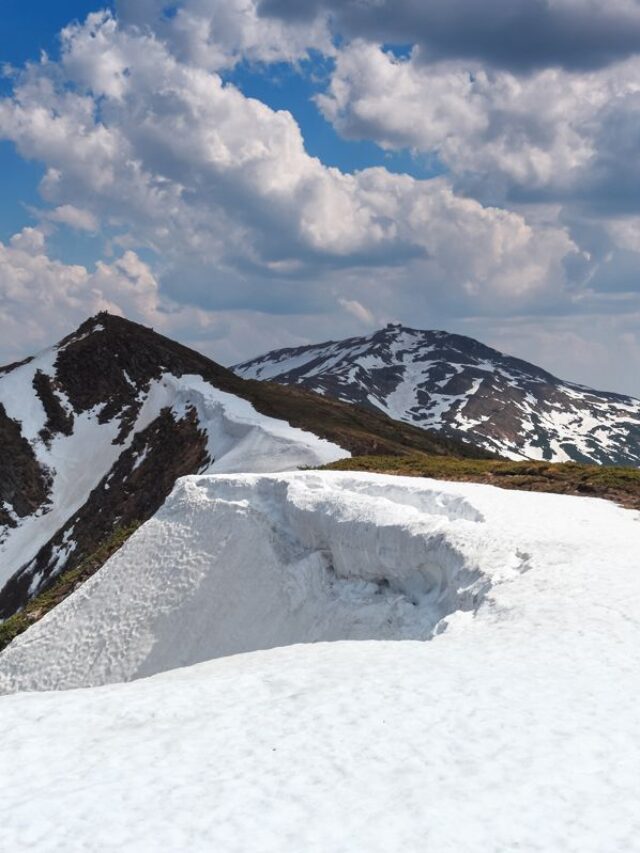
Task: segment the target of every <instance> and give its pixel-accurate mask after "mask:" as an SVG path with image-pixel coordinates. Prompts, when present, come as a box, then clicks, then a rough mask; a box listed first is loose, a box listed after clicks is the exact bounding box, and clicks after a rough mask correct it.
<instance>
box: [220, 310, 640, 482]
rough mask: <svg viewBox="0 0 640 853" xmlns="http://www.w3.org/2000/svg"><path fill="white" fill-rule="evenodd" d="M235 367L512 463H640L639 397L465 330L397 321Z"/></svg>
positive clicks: (254, 376)
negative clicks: (579, 379)
mask: <svg viewBox="0 0 640 853" xmlns="http://www.w3.org/2000/svg"><path fill="white" fill-rule="evenodd" d="M233 369H234V370H235V371H236V373H237V374H238V375H240V376H243V377H245V378H252V379H259V380H268V381H273V382H280V383H281V384H284V385H288V386H292V387H304V388H308V389H310V390H313V391H315V392H317V393H320V394H324V395H326V396H332V397H334V398H335V399H339V400H342V401H345V402H352V403H357V404H358V405H361V406H365V407H368V408H369V409H371V410H378V411H382V412H384V413H385V414H387V415H389V416H390V417H393V418H395V419H397V420H401V421H402V422H405V423H411V424H413V425H416V426H421V427H423V428H428V429H432V430H434V431H436V432H439V433H440V434H442V435H448V436H451V437H453V436H456V437H458V438H466V439H467V440H468V441H469V442H470V443H473V444H475V445H476V446H479V447H482V448H484V449H485V450H488V451H490V452H493V453H496V454H498V455H501V456H505V457H507V458H510V459H514V460H517V459H532V460H539V461H552V462H563V461H576V462H582V463H596V464H613V465H633V466H638V465H640V400H636V399H634V398H632V397H629V396H628V395H624V394H620V393H617V392H606V391H596V390H594V389H591V388H589V387H587V386H584V385H579V384H578V383H574V382H568V381H565V380H562V379H559V378H558V377H556V376H554V375H553V374H552V373H550V372H549V371H547V370H545V369H543V368H540V367H538V366H536V365H534V364H531V363H530V362H527V361H525V360H523V359H519V358H515V357H513V356H510V355H507V354H504V353H501V352H499V351H498V350H495V349H493V348H491V347H489V346H487V345H486V344H483V343H481V342H480V341H477V340H475V339H474V338H469V337H466V336H464V335H457V334H452V333H449V332H445V331H442V330H420V329H412V328H409V327H405V326H402V325H401V324H389V325H388V326H386V327H385V328H384V329H380V330H378V331H376V332H373V333H372V334H370V335H365V336H358V337H351V338H347V339H345V340H342V341H327V342H324V343H320V344H310V345H306V346H303V347H297V348H292V347H289V348H286V349H280V350H273V351H271V352H269V353H265V354H264V355H262V356H258V357H256V358H253V359H250V360H248V361H245V362H242V363H240V364H238V365H235V366H234V368H233Z"/></svg>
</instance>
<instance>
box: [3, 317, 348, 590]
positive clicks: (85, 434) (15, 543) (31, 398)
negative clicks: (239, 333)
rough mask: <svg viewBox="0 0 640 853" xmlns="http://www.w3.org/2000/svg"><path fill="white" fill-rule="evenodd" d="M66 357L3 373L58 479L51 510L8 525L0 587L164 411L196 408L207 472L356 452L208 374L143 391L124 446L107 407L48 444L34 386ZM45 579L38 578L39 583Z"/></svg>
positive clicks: (166, 377)
mask: <svg viewBox="0 0 640 853" xmlns="http://www.w3.org/2000/svg"><path fill="white" fill-rule="evenodd" d="M95 331H96V330H95V329H94V332H95ZM58 352H59V348H56V347H53V348H52V349H50V350H47V351H45V352H44V353H41V354H40V355H39V356H37V357H36V358H35V359H33V360H32V361H30V362H28V363H27V364H24V365H21V366H19V367H17V368H14V369H12V370H11V371H9V372H8V373H5V374H2V375H0V403H1V404H3V405H4V407H5V411H6V413H7V415H8V416H9V417H10V418H12V419H14V420H16V421H19V422H20V424H21V431H22V435H23V436H24V437H25V438H26V439H27V440H28V441H29V442H30V444H31V445H32V447H33V450H34V452H35V455H36V459H37V461H38V463H39V465H40V466H41V468H42V469H43V470H45V471H46V472H48V474H49V476H50V478H51V486H50V493H49V496H48V500H47V502H46V503H45V504H44V505H43V506H41V507H39V508H38V510H37V511H36V512H35V513H33V514H32V515H29V516H26V517H24V518H17V517H16V518H15V521H16V526H15V527H9V526H7V527H4V528H3V527H2V526H0V587H2V585H3V584H4V583H5V582H6V581H7V580H8V579H9V578H10V577H11V576H12V575H13V574H14V573H15V572H16V571H17V570H18V569H19V568H21V567H22V566H24V565H26V564H28V563H29V561H30V560H32V559H33V558H34V557H35V555H36V554H37V553H38V551H39V550H40V548H42V547H43V545H45V544H46V543H47V542H48V541H49V540H50V539H51V537H52V536H53V535H54V534H55V533H56V532H57V531H58V530H59V529H60V528H61V527H62V526H63V525H64V524H65V523H66V522H67V521H68V520H69V519H70V518H71V517H72V516H73V514H74V513H75V512H77V510H78V509H79V508H80V507H82V506H83V505H84V503H85V502H86V501H87V499H88V497H89V495H90V493H91V491H92V490H93V489H94V488H95V487H96V486H97V485H98V484H99V483H100V481H101V480H102V479H103V477H105V476H106V475H107V473H108V472H109V470H110V469H111V467H112V466H113V465H114V463H115V462H116V461H117V459H118V458H119V457H120V455H121V454H122V453H123V452H124V451H125V450H126V449H127V448H128V447H130V446H131V443H132V442H133V440H134V437H135V435H136V433H139V432H141V431H142V430H143V429H145V428H146V427H147V426H148V425H149V424H150V423H151V422H152V421H153V420H154V419H155V418H157V417H158V415H159V414H160V412H161V410H162V409H164V408H168V409H170V410H171V411H172V412H173V413H174V415H175V417H176V419H180V418H182V417H184V416H185V415H186V413H187V412H188V411H189V410H191V409H196V411H197V413H198V421H199V426H200V428H201V429H203V430H205V431H206V434H207V450H208V453H209V457H210V459H211V464H210V466H208V468H207V469H206V470H211V471H215V472H221V473H229V472H234V471H255V472H267V471H283V470H292V469H293V470H295V469H296V468H297V467H303V466H314V465H322V464H325V463H328V462H333V461H335V460H337V459H342V458H344V457H346V456H349V455H350V454H349V453H348V452H347V451H345V450H343V449H342V448H340V447H338V446H337V445H335V444H333V443H331V442H329V441H326V440H324V439H320V438H318V437H317V436H315V435H314V434H313V433H310V432H306V431H305V430H302V429H297V428H294V427H291V426H290V425H289V424H288V423H286V421H280V420H277V419H275V418H270V417H267V416H265V415H262V414H260V413H258V412H257V411H256V410H255V409H254V408H253V406H252V405H251V404H250V403H249V402H248V401H246V400H243V399H240V398H239V397H235V396H234V395H232V394H228V393H225V392H223V391H220V390H219V389H217V388H215V387H214V386H212V385H210V384H209V383H207V382H205V381H204V380H203V379H202V378H201V377H200V376H195V375H185V376H182V377H176V376H173V375H171V374H170V373H164V374H163V375H162V376H161V378H160V379H157V380H152V381H151V383H150V384H149V386H148V387H147V388H146V389H143V390H141V391H140V392H139V393H138V401H139V402H140V403H141V408H140V411H139V413H138V415H137V417H136V420H135V424H134V426H133V429H132V430H131V431H130V432H129V434H128V435H127V437H126V439H124V441H121V442H120V443H116V438H117V436H118V433H119V430H120V419H119V418H118V417H113V418H112V419H111V420H108V421H107V422H105V423H101V412H102V409H103V408H104V406H103V405H100V406H96V407H94V408H93V409H91V410H89V411H85V412H82V413H79V414H77V413H76V414H75V415H74V422H73V431H72V433H71V435H65V434H62V433H57V434H56V435H54V436H53V438H52V439H50V440H49V441H45V440H44V438H42V437H41V435H40V433H41V431H42V430H43V429H44V427H45V423H46V419H47V416H46V412H45V409H44V406H43V403H42V401H41V399H40V397H39V396H38V395H37V394H36V393H35V391H34V387H33V381H34V377H35V375H36V373H37V372H38V371H40V372H41V373H43V374H45V375H46V376H49V377H50V378H52V379H54V378H55V360H56V358H57V354H58ZM53 387H54V388H55V384H54V386H53ZM54 393H55V395H56V397H57V399H58V401H59V402H60V404H61V405H62V406H63V408H64V409H65V410H69V411H70V410H71V409H70V407H69V405H68V401H67V400H66V398H65V396H64V394H63V393H62V392H61V391H60V390H59V388H56V389H55V390H54ZM105 405H107V404H105ZM140 461H141V460H140V459H139V460H138V462H140ZM67 556H68V554H67ZM37 582H38V577H37V576H35V577H34V585H37Z"/></svg>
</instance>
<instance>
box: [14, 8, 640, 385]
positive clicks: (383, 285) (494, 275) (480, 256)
mask: <svg viewBox="0 0 640 853" xmlns="http://www.w3.org/2000/svg"><path fill="white" fill-rule="evenodd" d="M0 13H1V16H0V176H1V178H2V183H1V184H0V187H1V190H2V191H1V192H0V362H7V361H12V360H15V359H18V358H21V357H24V356H25V355H28V354H30V353H32V352H34V351H36V350H38V349H41V348H43V347H45V346H47V345H49V344H51V343H52V342H53V341H55V340H56V339H58V338H60V337H61V336H62V335H64V334H66V333H68V332H69V331H71V330H72V329H73V328H75V327H76V326H77V325H78V324H79V323H80V322H81V321H82V320H83V319H85V318H86V317H87V316H88V315H90V314H93V313H95V312H96V311H99V310H103V309H106V310H110V311H113V312H115V313H119V314H123V315H125V316H128V317H130V318H131V319H133V320H136V321H138V322H142V323H144V324H146V325H149V326H153V327H154V328H156V329H158V330H159V331H161V332H162V333H164V334H167V335H170V336H172V337H174V338H176V339H179V340H181V341H183V342H185V343H187V344H189V345H191V346H194V347H196V348H197V349H200V350H201V351H203V352H205V353H207V354H208V355H210V356H212V357H213V358H215V359H217V360H218V361H220V362H222V363H225V364H231V363H234V362H237V361H240V360H242V359H245V358H248V357H250V356H254V355H257V354H258V353H261V352H264V351H266V350H269V349H273V348H276V347H283V346H298V345H301V344H304V343H311V342H317V341H321V340H327V339H339V338H343V337H347V336H351V335H363V334H368V333H370V332H372V331H374V330H375V329H377V328H380V327H381V326H384V325H385V324H386V323H388V322H401V323H403V324H405V325H408V326H411V327H414V328H440V329H447V330H449V331H454V332H458V333H461V334H468V335H471V336H472V337H475V338H478V339H480V340H482V341H483V342H485V343H487V344H489V345H492V346H495V347H497V348H498V349H500V350H502V351H505V352H508V353H511V354H513V355H516V356H519V357H521V358H525V359H528V360H530V361H533V362H534V363H536V364H539V365H541V366H543V367H545V368H547V369H548V370H551V371H552V372H554V373H556V374H557V375H560V376H563V377H565V378H567V379H572V380H574V381H578V382H582V383H584V384H587V385H591V386H595V387H599V388H603V389H607V390H616V391H621V392H624V393H629V394H633V395H636V396H640V372H639V371H638V369H637V366H638V364H639V363H640V275H639V274H640V158H639V157H638V152H639V150H640V0H608V2H607V3H606V4H603V3H602V2H600V0H486V2H484V3H482V4H479V3H477V0H305V2H300V0H179V2H166V0H114V2H112V3H110V4H104V3H103V4H100V3H94V2H90V0H56V2H55V3H51V2H48V0H47V2H45V0H32V2H31V3H28V4H27V3H24V1H23V0H22V2H18V0H4V2H3V4H2V9H1V10H0Z"/></svg>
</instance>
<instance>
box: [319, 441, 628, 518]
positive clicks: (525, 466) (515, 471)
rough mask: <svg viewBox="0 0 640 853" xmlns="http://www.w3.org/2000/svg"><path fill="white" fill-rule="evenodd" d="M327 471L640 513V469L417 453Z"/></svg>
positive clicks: (365, 459)
mask: <svg viewBox="0 0 640 853" xmlns="http://www.w3.org/2000/svg"><path fill="white" fill-rule="evenodd" d="M325 469H327V470H333V471H370V472H371V473H376V474H396V475H398V476H402V477H432V478H434V479H436V480H457V481H460V482H469V483H486V484H489V485H492V486H500V487H501V488H503V489H520V490H522V491H529V492H552V493H555V494H561V495H589V496H591V497H597V498H605V499H606V500H611V501H615V502H616V503H618V504H620V505H621V506H624V507H627V508H629V509H638V510H640V470H638V469H636V468H622V467H620V468H614V467H606V466H600V465H582V464H580V463H578V462H563V463H552V462H507V461H504V460H496V459H453V458H451V457H444V456H429V455H427V454H424V453H412V454H409V455H407V456H355V457H352V458H351V459H341V460H340V461H339V462H334V463H332V464H331V465H326V466H325Z"/></svg>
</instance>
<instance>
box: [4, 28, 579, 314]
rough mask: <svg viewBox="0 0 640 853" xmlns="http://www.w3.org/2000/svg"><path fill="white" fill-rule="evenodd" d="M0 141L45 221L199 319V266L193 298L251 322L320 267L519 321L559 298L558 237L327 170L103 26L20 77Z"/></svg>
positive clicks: (282, 118) (292, 136)
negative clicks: (397, 282)
mask: <svg viewBox="0 0 640 853" xmlns="http://www.w3.org/2000/svg"><path fill="white" fill-rule="evenodd" d="M0 133H2V134H3V135H4V136H5V137H8V138H10V139H13V140H14V141H15V143H16V144H17V146H18V148H19V150H20V151H21V152H22V153H24V154H25V155H26V156H29V157H35V158H37V159H40V160H42V161H43V162H44V163H45V164H46V165H47V167H48V168H47V173H46V176H45V178H44V180H43V184H42V190H43V193H44V195H45V197H46V198H47V199H48V200H49V201H51V202H53V203H54V204H56V205H58V209H60V208H63V209H68V207H69V206H73V207H74V208H78V209H81V210H83V211H85V212H88V214H89V215H90V216H94V217H99V218H100V219H102V220H103V221H109V222H110V223H111V224H112V225H114V226H115V227H120V228H121V229H122V231H123V232H124V234H125V235H126V240H127V241H128V242H129V245H131V246H135V245H136V241H137V243H138V245H144V246H149V247H152V248H154V249H155V250H157V251H158V253H160V254H161V256H162V264H163V267H164V269H163V270H162V272H163V274H164V276H165V278H167V277H169V278H172V280H173V281H177V279H178V277H180V276H181V277H182V282H183V287H184V292H183V293H182V294H180V297H181V298H182V299H184V301H185V302H188V301H190V300H191V301H197V302H199V303H200V304H203V305H207V306H209V307H216V306H219V305H220V304H221V302H220V300H222V304H225V305H226V304H227V303H228V301H229V293H228V292H225V293H220V288H218V287H215V286H211V287H210V289H209V290H208V291H207V288H206V287H204V286H203V285H202V283H200V284H199V285H198V287H197V290H198V293H197V295H194V293H193V292H189V284H188V279H189V275H190V273H189V272H187V274H186V275H185V274H184V271H185V269H187V271H188V270H194V269H195V268H196V267H197V266H198V265H200V272H199V276H200V279H201V282H202V278H203V277H204V276H205V275H206V270H207V268H208V269H210V270H212V269H215V270H216V275H215V279H217V280H218V281H221V282H226V283H227V284H228V283H229V282H231V281H234V282H238V281H239V284H240V286H239V287H238V288H237V289H235V290H234V295H235V297H236V298H237V299H240V298H241V294H242V292H243V291H245V292H246V293H247V297H246V298H247V304H246V305H245V306H244V307H252V305H253V302H252V300H254V298H255V289H256V287H257V286H258V284H257V280H256V279H255V277H256V276H267V277H273V276H274V274H275V275H285V276H286V272H285V271H286V269H287V268H288V269H294V270H297V271H298V273H297V274H298V276H299V277H303V278H304V277H305V276H307V284H306V287H309V288H312V287H313V284H312V283H311V282H310V281H309V278H308V276H310V275H311V274H312V273H313V272H314V271H317V270H318V269H319V268H320V269H321V268H322V267H327V265H328V267H333V268H348V267H352V268H363V267H367V266H369V267H370V266H380V265H382V266H386V265H397V264H399V263H402V262H403V261H406V260H407V259H422V266H421V267H420V269H419V274H418V275H419V278H418V280H417V281H416V285H415V286H416V289H418V290H419V291H423V290H424V291H429V290H430V289H432V290H433V291H434V292H437V293H438V294H439V298H440V299H444V298H445V297H446V294H449V295H450V297H451V299H452V301H453V302H459V301H467V302H468V303H469V304H473V303H478V304H485V303H487V302H489V301H491V300H495V298H496V297H499V298H500V299H501V300H503V301H504V303H505V305H507V304H508V303H509V302H510V301H514V302H515V303H516V304H518V305H520V304H522V302H523V301H525V302H526V300H528V299H534V300H535V299H537V298H538V297H539V295H540V294H541V293H548V292H549V291H550V289H553V288H556V289H557V288H562V284H563V280H564V269H563V258H564V257H565V256H566V255H567V254H568V253H571V252H573V251H574V250H575V246H574V245H573V244H572V242H571V241H570V239H569V238H568V236H567V234H566V233H565V231H564V229H563V228H561V227H558V226H551V227H549V226H547V227H538V226H534V225H531V224H529V223H527V221H526V220H525V219H524V218H523V217H522V216H521V215H519V214H517V213H512V212H508V211H505V210H500V209H496V208H491V207H483V206H482V205H481V204H480V203H478V202H477V201H474V200H472V199H469V198H464V197H460V196H457V195H456V194H455V193H454V192H453V191H452V188H451V186H450V185H449V184H448V182H447V181H446V180H444V179H438V180H432V181H419V180H415V179H413V178H411V177H409V176H407V175H393V174H391V173H389V172H388V171H387V170H385V169H382V168H376V169H367V170H365V171H363V172H360V173H356V174H353V175H351V174H344V173H342V172H340V171H339V170H337V169H335V168H329V167H326V166H324V165H323V164H322V163H321V162H320V161H319V160H318V159H316V158H314V157H311V156H309V155H308V154H307V152H306V151H305V148H304V143H303V139H302V136H301V133H300V129H299V127H298V125H297V124H296V122H295V121H294V119H293V117H292V116H291V114H290V113H288V112H284V111H279V112H276V111H273V110H272V109H270V108H269V107H267V106H266V105H265V104H263V103H261V102H259V101H257V100H254V99H251V98H247V97H245V96H244V95H243V94H242V93H241V92H240V91H239V90H238V89H236V88H235V87H233V86H231V85H224V84H223V82H222V80H221V79H220V77H219V76H218V75H217V74H216V73H214V72H211V71H207V70H204V69H203V68H201V67H196V66H194V65H191V64H187V63H185V62H182V61H180V60H178V59H177V58H176V57H175V56H174V55H173V54H172V53H171V52H170V51H169V49H168V47H167V45H165V44H163V43H161V42H160V41H159V40H158V39H157V38H156V37H155V36H153V35H151V34H149V33H143V32H141V31H140V30H137V29H131V28H126V27H123V26H121V25H120V24H118V22H117V21H116V20H115V19H114V18H113V17H112V16H110V15H109V14H108V13H97V14H94V15H90V16H89V18H88V20H87V22H86V23H85V24H83V25H74V26H72V27H69V28H67V29H66V30H65V32H64V35H63V55H62V59H61V61H60V63H59V64H55V63H51V62H50V61H48V60H45V61H43V62H42V63H40V64H39V65H36V66H32V67H31V68H29V69H28V71H27V72H26V73H25V75H24V76H23V78H22V79H21V80H20V81H19V82H18V84H17V86H16V92H15V97H14V98H13V99H7V100H5V101H3V102H0ZM274 271H275V272H274ZM209 275H210V276H211V273H209ZM194 276H195V273H194ZM247 277H249V278H250V279H251V278H252V279H253V284H252V283H251V281H250V282H249V284H247ZM211 278H213V276H211ZM226 289H227V290H228V288H226ZM297 290H298V291H299V290H300V288H292V289H291V298H292V299H294V300H295V298H296V291H297ZM171 292H172V295H173V296H174V297H177V296H178V291H177V288H176V286H174V287H173V289H172V291H171ZM305 298H308V297H306V296H305ZM345 298H351V297H350V295H349V294H345Z"/></svg>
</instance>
